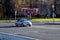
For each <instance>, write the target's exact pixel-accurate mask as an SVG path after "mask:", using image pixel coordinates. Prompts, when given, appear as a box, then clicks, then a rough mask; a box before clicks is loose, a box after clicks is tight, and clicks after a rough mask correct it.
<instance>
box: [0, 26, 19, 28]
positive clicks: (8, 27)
mask: <svg viewBox="0 0 60 40" xmlns="http://www.w3.org/2000/svg"><path fill="white" fill-rule="evenodd" d="M16 27H17V26H0V28H16ZM18 27H20V26H18Z"/></svg>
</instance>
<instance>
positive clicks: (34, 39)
mask: <svg viewBox="0 0 60 40" xmlns="http://www.w3.org/2000/svg"><path fill="white" fill-rule="evenodd" d="M0 34H7V35H11V36H18V37H23V38H29V39H33V40H40V39H36V38H31V37H27V36H21V35H14V34H11V33H4V32H0Z"/></svg>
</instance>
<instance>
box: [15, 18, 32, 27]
mask: <svg viewBox="0 0 60 40" xmlns="http://www.w3.org/2000/svg"><path fill="white" fill-rule="evenodd" d="M15 25H16V26H21V27H26V26H29V27H31V26H32V23H31V22H30V21H29V20H27V19H25V18H20V19H18V20H16V22H15Z"/></svg>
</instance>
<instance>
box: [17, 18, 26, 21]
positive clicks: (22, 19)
mask: <svg viewBox="0 0 60 40" xmlns="http://www.w3.org/2000/svg"><path fill="white" fill-rule="evenodd" d="M17 21H27V19H25V18H20V19H18V20H17Z"/></svg>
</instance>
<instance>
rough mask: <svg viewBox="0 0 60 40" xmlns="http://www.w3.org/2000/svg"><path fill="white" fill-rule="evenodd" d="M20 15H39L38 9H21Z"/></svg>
mask: <svg viewBox="0 0 60 40" xmlns="http://www.w3.org/2000/svg"><path fill="white" fill-rule="evenodd" d="M21 13H22V14H39V13H40V11H39V8H21Z"/></svg>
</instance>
